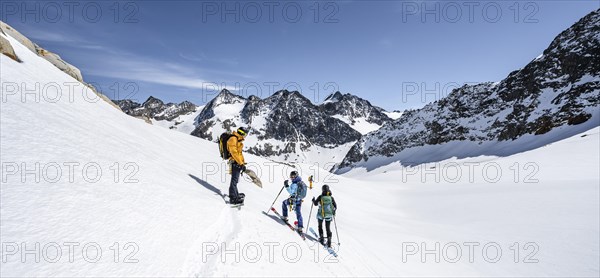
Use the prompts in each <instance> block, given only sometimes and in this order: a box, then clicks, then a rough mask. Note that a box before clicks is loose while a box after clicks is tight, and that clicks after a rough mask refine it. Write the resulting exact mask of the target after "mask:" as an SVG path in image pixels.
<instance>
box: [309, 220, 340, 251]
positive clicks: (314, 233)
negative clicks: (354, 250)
mask: <svg viewBox="0 0 600 278" xmlns="http://www.w3.org/2000/svg"><path fill="white" fill-rule="evenodd" d="M309 230H310V232H311V233H312V234H313V235H314V236H315V238H316V239H317V242H318V239H319V235H317V232H315V229H313V228H312V227H310V228H309ZM319 244H321V243H320V242H319ZM321 245H322V246H323V247H324V248H325V249H327V252H329V254H331V255H332V256H334V257H336V258H337V256H338V255H337V253H336V252H335V250H333V248H331V247H327V246H326V245H325V243H323V244H321Z"/></svg>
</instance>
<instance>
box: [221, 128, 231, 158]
mask: <svg viewBox="0 0 600 278" xmlns="http://www.w3.org/2000/svg"><path fill="white" fill-rule="evenodd" d="M232 136H234V135H233V133H228V132H223V134H221V136H219V153H220V154H221V158H223V159H225V160H227V159H229V158H230V157H231V153H230V152H229V150H228V149H227V141H229V139H230V138H231V137H232Z"/></svg>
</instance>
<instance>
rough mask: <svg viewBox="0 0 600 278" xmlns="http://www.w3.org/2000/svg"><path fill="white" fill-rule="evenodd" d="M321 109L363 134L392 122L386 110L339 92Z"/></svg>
mask: <svg viewBox="0 0 600 278" xmlns="http://www.w3.org/2000/svg"><path fill="white" fill-rule="evenodd" d="M319 108H320V109H321V111H323V112H324V113H326V114H327V115H329V116H332V117H335V118H338V119H340V120H342V121H344V122H346V123H347V124H349V125H350V126H352V127H353V128H354V129H356V130H357V131H359V132H360V133H362V134H367V133H369V132H371V131H374V130H377V129H379V128H380V127H381V126H383V125H384V124H385V123H387V122H390V121H391V120H392V119H391V118H390V117H388V115H387V114H386V113H385V110H384V109H382V108H380V107H377V106H374V105H372V104H371V102H369V101H368V100H365V99H362V98H360V97H358V96H355V95H352V94H348V93H346V94H342V93H340V92H339V91H338V92H335V93H333V94H331V95H329V96H328V97H327V98H326V99H325V101H324V102H323V103H322V104H321V105H319Z"/></svg>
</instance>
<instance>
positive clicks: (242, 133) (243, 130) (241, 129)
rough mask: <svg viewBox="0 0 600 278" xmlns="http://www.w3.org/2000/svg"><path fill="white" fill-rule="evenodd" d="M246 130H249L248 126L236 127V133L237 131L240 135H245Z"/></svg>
mask: <svg viewBox="0 0 600 278" xmlns="http://www.w3.org/2000/svg"><path fill="white" fill-rule="evenodd" d="M248 131H249V130H248V128H247V127H240V128H238V129H237V133H238V134H239V135H242V136H246V135H248Z"/></svg>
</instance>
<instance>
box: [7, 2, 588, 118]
mask: <svg viewBox="0 0 600 278" xmlns="http://www.w3.org/2000/svg"><path fill="white" fill-rule="evenodd" d="M48 3H50V2H21V1H18V2H11V1H3V2H2V4H1V6H0V7H1V9H2V10H1V16H2V17H1V18H2V20H3V21H5V22H7V23H8V24H10V25H12V26H13V27H15V28H16V29H17V30H19V31H20V32H22V33H23V34H24V35H26V36H28V37H29V38H30V39H32V40H33V41H34V42H36V43H38V44H40V45H41V46H42V47H44V48H47V49H49V50H51V51H54V52H56V53H58V54H59V55H61V57H63V59H65V60H66V61H68V62H70V63H72V64H74V65H75V66H77V67H79V68H80V69H81V70H82V72H83V74H84V79H85V80H86V81H88V82H92V83H94V84H96V86H98V87H100V89H101V90H102V91H103V92H104V93H105V94H107V95H108V96H109V97H111V98H113V99H121V98H133V99H137V100H138V101H144V100H145V99H146V98H147V97H148V96H150V95H153V96H155V97H158V98H161V99H163V100H165V101H167V102H169V101H170V102H181V101H183V100H190V101H192V102H194V103H196V104H203V103H206V102H207V101H209V100H210V99H211V98H212V97H214V96H215V94H216V91H218V90H219V89H221V88H223V87H226V88H229V89H231V90H232V91H234V92H237V93H239V94H241V95H244V96H248V95H250V94H254V95H258V96H260V97H263V98H264V97H267V96H268V95H270V94H271V93H273V92H274V91H277V90H280V89H290V90H294V89H299V90H300V91H301V92H302V94H303V95H305V96H306V97H308V98H309V99H311V100H312V101H313V102H315V103H319V102H322V101H323V100H324V98H325V97H326V96H327V95H328V94H330V93H332V92H334V91H335V90H339V91H341V92H343V93H352V94H356V95H358V96H360V97H363V98H366V99H368V100H370V101H371V102H372V103H373V104H375V105H378V106H380V107H383V108H385V109H387V110H395V109H400V110H402V109H407V108H416V107H421V106H423V105H424V104H425V103H427V102H431V101H434V100H435V99H438V98H440V97H443V96H444V95H447V94H448V93H449V92H450V90H451V89H452V88H456V87H458V86H460V85H461V84H464V83H475V82H483V81H498V80H501V79H503V78H504V77H506V75H508V73H510V72H511V71H513V70H516V69H519V68H521V67H523V66H524V65H526V64H527V63H528V62H529V61H531V60H532V59H533V58H535V57H536V56H538V55H539V54H541V52H542V51H543V50H544V49H545V48H546V47H547V46H548V45H549V43H550V42H551V41H552V39H553V38H554V37H555V36H556V35H558V34H559V33H560V32H561V31H563V30H564V29H566V28H568V27H569V26H571V25H572V24H573V23H575V22H576V21H577V20H579V19H580V18H581V17H583V16H585V15H586V14H588V13H589V12H591V11H593V10H595V9H598V8H600V2H599V1H597V0H596V1H496V2H491V1H488V2H472V1H467V2H462V1H337V2H327V1H324V2H323V1H321V2H317V1H288V2H274V1H225V2H218V1H143V2H141V1H140V2H137V1H129V2H128V1H124V2H116V1H99V2H73V1H70V2H67V3H63V2H51V3H54V4H48ZM72 3H76V4H72ZM117 11H118V12H117ZM259 12H260V15H259V14H258V13H259ZM236 17H237V18H236Z"/></svg>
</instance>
